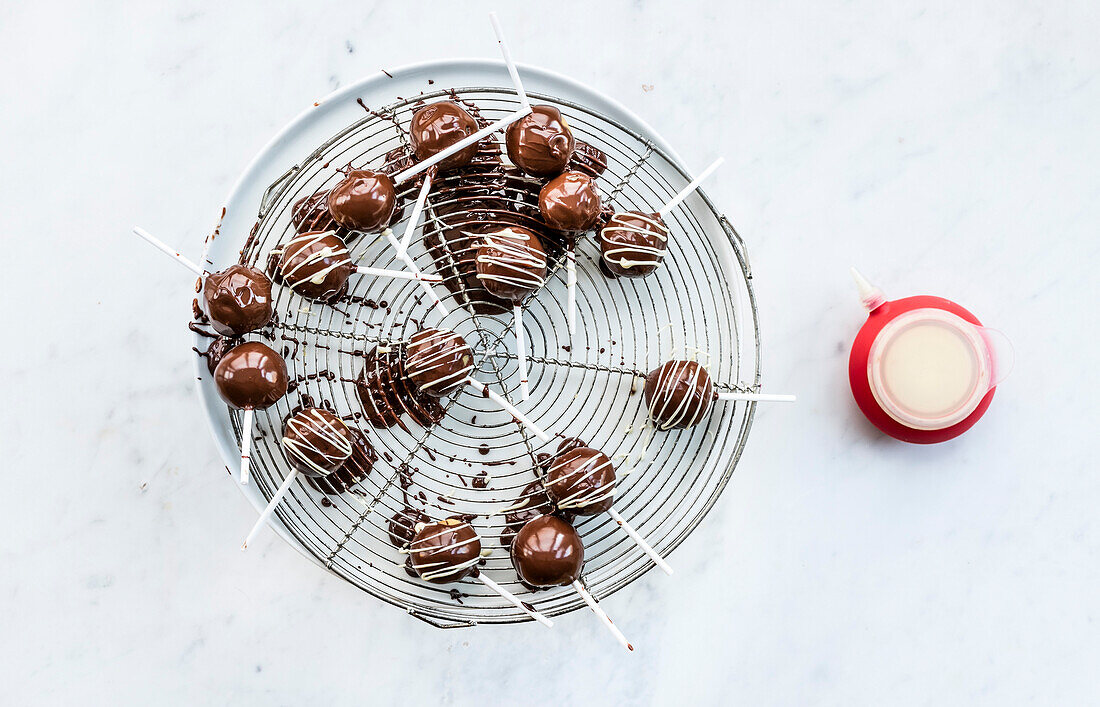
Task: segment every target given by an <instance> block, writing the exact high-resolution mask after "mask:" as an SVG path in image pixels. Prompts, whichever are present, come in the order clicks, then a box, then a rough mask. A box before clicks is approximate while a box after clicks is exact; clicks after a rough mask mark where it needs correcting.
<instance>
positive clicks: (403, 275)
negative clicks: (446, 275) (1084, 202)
mask: <svg viewBox="0 0 1100 707" xmlns="http://www.w3.org/2000/svg"><path fill="white" fill-rule="evenodd" d="M355 272H357V273H359V274H360V275H374V276H375V277H392V278H394V279H396V280H420V281H421V282H443V278H442V277H440V276H439V275H425V274H424V273H422V272H412V271H409V270H384V269H382V268H368V267H364V266H362V265H356V266H355Z"/></svg>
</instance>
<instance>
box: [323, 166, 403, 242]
mask: <svg viewBox="0 0 1100 707" xmlns="http://www.w3.org/2000/svg"><path fill="white" fill-rule="evenodd" d="M396 206H397V191H396V190H395V189H394V186H393V180H392V179H390V177H389V175H388V174H384V173H382V172H375V171H373V170H370V169H353V170H352V171H350V172H348V175H347V176H346V177H344V179H343V180H342V181H341V182H340V183H339V184H337V185H336V186H335V187H333V188H332V191H330V192H329V194H328V210H329V213H330V214H331V215H332V218H333V219H335V220H336V223H338V224H340V225H341V226H343V227H345V228H350V229H352V230H355V231H367V232H371V231H380V230H382V229H383V228H385V227H386V226H388V225H389V223H390V219H391V217H392V216H393V211H394V208H395V207H396Z"/></svg>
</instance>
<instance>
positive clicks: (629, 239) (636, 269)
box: [600, 211, 668, 277]
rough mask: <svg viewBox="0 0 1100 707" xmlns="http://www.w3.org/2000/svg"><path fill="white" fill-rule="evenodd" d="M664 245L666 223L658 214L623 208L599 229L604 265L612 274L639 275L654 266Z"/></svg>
mask: <svg viewBox="0 0 1100 707" xmlns="http://www.w3.org/2000/svg"><path fill="white" fill-rule="evenodd" d="M667 248H668V226H666V225H665V222H664V219H662V218H661V217H660V215H659V214H644V213H642V212H640V211H624V212H621V213H617V214H615V215H614V216H612V217H611V220H610V221H608V222H607V225H606V226H604V227H603V228H602V229H601V230H600V253H601V254H602V256H603V262H604V265H606V266H607V269H608V270H610V271H611V272H612V273H614V274H616V275H621V276H623V277H642V276H643V275H648V274H649V273H651V272H653V271H654V270H656V269H657V267H658V266H659V265H660V264H661V261H662V260H664V257H665V250H666V249H667Z"/></svg>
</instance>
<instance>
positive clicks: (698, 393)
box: [644, 361, 717, 430]
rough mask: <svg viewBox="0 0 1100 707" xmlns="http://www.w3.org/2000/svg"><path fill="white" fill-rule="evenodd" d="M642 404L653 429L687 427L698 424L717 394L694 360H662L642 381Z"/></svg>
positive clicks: (705, 372)
mask: <svg viewBox="0 0 1100 707" xmlns="http://www.w3.org/2000/svg"><path fill="white" fill-rule="evenodd" d="M644 392H645V402H646V406H647V407H648V408H649V417H650V418H651V419H652V420H653V423H654V424H655V425H657V429H660V430H668V429H672V428H673V427H691V426H692V425H695V424H697V423H699V422H700V421H702V419H703V417H704V416H705V415H706V414H707V411H709V410H710V406H711V405H712V404H713V403H714V400H715V398H716V397H717V393H716V392H715V389H714V382H713V381H712V380H711V378H710V374H709V373H707V369H705V368H703V366H701V365H700V364H699V363H697V362H695V361H666V362H665V363H663V364H661V366H660V367H659V368H656V369H654V370H652V371H650V372H649V375H647V376H646V378H645V391H644Z"/></svg>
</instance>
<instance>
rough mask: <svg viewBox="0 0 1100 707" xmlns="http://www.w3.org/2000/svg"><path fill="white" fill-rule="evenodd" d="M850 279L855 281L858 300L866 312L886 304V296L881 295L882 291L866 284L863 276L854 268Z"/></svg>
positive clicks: (868, 283)
mask: <svg viewBox="0 0 1100 707" xmlns="http://www.w3.org/2000/svg"><path fill="white" fill-rule="evenodd" d="M852 279H853V280H855V281H856V287H858V288H859V299H860V301H862V302H863V307H864V308H865V309H866V310H867V311H868V312H873V311H875V310H876V309H878V308H879V307H881V306H882V304H883V303H884V302H886V295H884V294H883V293H882V290H880V289H879V288H877V287H875V286H874V285H872V284H871V283H870V282H868V281H867V278H865V277H863V274H862V273H860V271H859V270H856V269H855V267H853V268H852Z"/></svg>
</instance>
